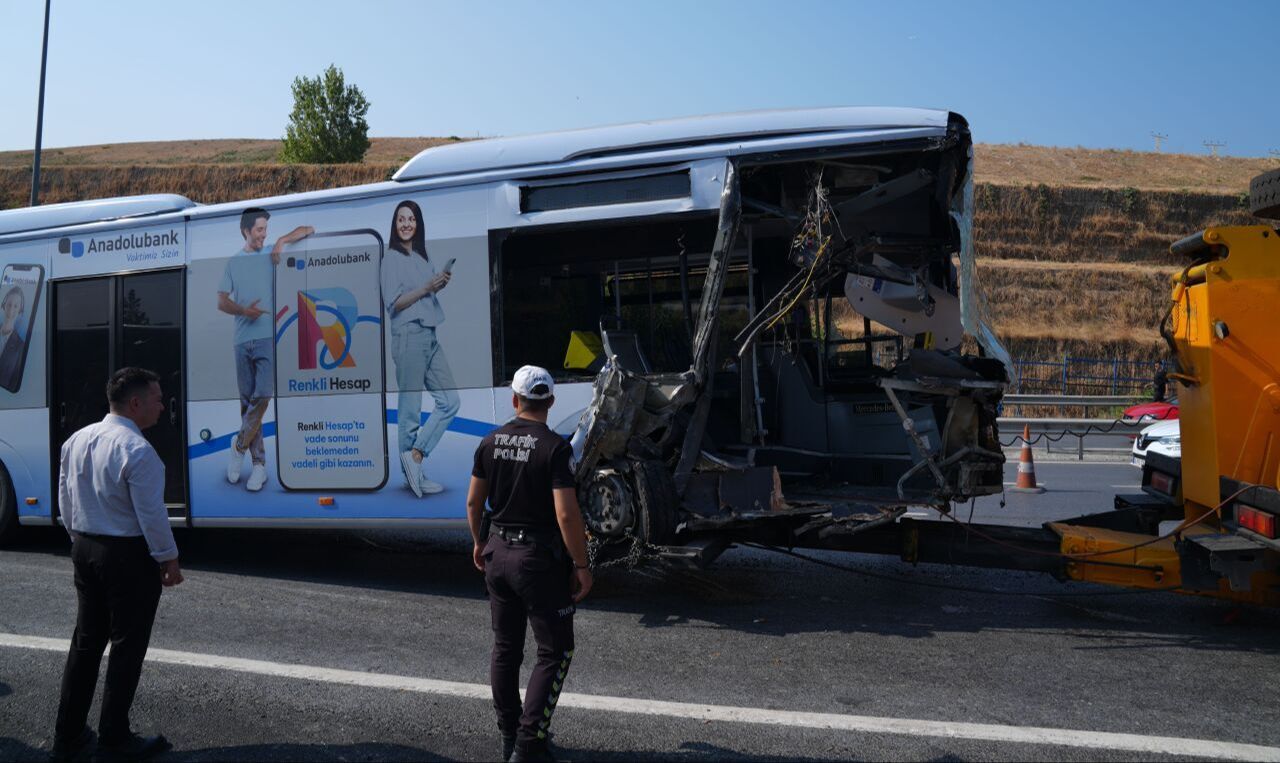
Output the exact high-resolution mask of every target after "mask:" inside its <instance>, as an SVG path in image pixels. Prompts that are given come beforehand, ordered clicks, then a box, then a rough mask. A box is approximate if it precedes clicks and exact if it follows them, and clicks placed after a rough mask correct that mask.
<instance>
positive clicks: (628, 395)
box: [574, 118, 1007, 543]
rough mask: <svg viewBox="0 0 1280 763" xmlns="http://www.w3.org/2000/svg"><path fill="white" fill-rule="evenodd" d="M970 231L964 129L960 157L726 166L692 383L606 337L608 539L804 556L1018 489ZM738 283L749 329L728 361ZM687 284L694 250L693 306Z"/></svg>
mask: <svg viewBox="0 0 1280 763" xmlns="http://www.w3.org/2000/svg"><path fill="white" fill-rule="evenodd" d="M971 228H972V158H971V150H970V141H969V136H968V131H967V128H966V127H965V126H964V123H963V121H962V120H959V119H958V118H957V119H955V120H954V121H953V124H952V127H951V129H950V130H949V132H948V136H947V138H946V139H945V140H930V141H914V142H910V143H903V144H894V143H888V144H885V145H880V146H872V147H868V146H858V147H856V148H851V149H849V150H848V151H847V152H846V153H844V154H831V153H824V154H819V155H806V156H793V157H780V156H768V157H741V158H730V159H728V160H726V163H725V173H724V185H723V192H722V195H721V203H720V209H719V216H718V222H717V226H716V232H715V238H714V244H713V246H711V247H710V251H709V252H708V253H707V257H706V260H705V268H704V269H703V270H702V273H701V281H700V282H699V283H698V284H696V286H697V291H698V294H699V297H698V306H697V313H696V321H695V322H694V324H693V327H692V332H691V334H692V336H691V341H690V355H689V357H690V359H691V362H690V365H689V367H688V369H687V370H686V371H683V372H681V373H665V374H664V373H650V372H647V364H646V363H643V362H642V361H639V360H637V359H636V358H638V357H639V354H638V353H633V352H630V350H629V347H630V342H631V341H632V340H631V339H630V335H629V334H628V333H627V332H625V331H619V332H616V335H615V336H613V337H611V336H610V332H609V331H608V330H603V329H602V335H603V339H604V341H603V344H604V347H605V349H606V355H607V356H608V360H607V362H606V364H605V366H604V368H603V369H602V370H601V371H600V372H599V374H598V376H597V377H596V381H595V386H594V395H593V400H592V403H591V405H590V407H589V408H588V409H587V412H586V414H584V416H583V417H582V419H581V420H580V422H579V426H578V430H577V433H576V434H575V436H574V441H575V448H576V450H577V452H578V453H580V458H579V461H578V463H577V471H578V477H579V479H580V484H581V485H582V486H583V488H582V494H583V498H584V501H583V506H584V512H585V513H586V515H587V518H588V523H589V525H590V527H591V530H592V532H593V533H595V534H596V535H598V536H600V537H603V538H622V537H625V536H628V535H630V536H633V537H635V538H638V539H640V540H642V541H644V542H646V543H663V542H666V541H668V540H670V539H671V538H672V536H673V535H674V534H675V533H676V532H677V530H679V532H680V533H681V535H682V537H684V538H686V539H687V538H693V537H696V536H697V535H698V533H700V532H709V531H715V530H723V529H725V528H735V527H736V528H741V527H746V526H753V525H754V526H755V527H756V528H757V529H758V528H760V527H768V528H770V529H769V530H768V532H782V533H783V534H784V535H786V536H787V537H784V538H781V540H783V541H794V540H796V539H798V538H800V537H801V536H803V537H806V538H816V537H831V536H832V534H837V535H839V534H848V533H853V532H858V531H859V529H860V528H866V527H872V526H875V525H877V524H882V523H883V522H886V521H892V520H893V519H895V518H897V517H899V516H901V514H902V513H903V512H904V511H905V510H906V507H907V506H909V505H919V504H929V505H934V506H937V507H939V508H946V507H948V506H949V504H950V502H951V501H953V500H961V499H967V498H969V497H973V496H977V495H984V494H990V493H995V492H999V491H1000V490H1001V487H1002V483H1001V480H1002V465H1003V462H1004V456H1003V454H1002V453H1001V452H1000V448H999V440H998V437H997V433H996V424H995V420H996V411H997V407H998V405H999V401H1000V397H1001V395H1002V393H1003V390H1004V387H1005V385H1006V383H1007V375H1006V363H1005V361H1006V360H1007V356H1006V355H1005V354H1004V351H1003V349H1002V348H1001V347H1000V346H999V344H998V343H997V342H996V341H995V339H994V335H993V334H992V333H991V332H990V329H989V328H988V327H987V326H986V324H985V323H984V322H983V321H982V317H981V316H982V305H981V304H980V303H979V302H977V291H976V289H975V288H974V284H973V276H974V270H973V256H974V255H973V247H972V241H971ZM783 240H785V241H786V246H785V249H784V248H783V247H780V246H777V245H776V243H775V242H779V241H783ZM682 243H683V242H682ZM766 245H768V248H771V249H772V250H773V251H777V252H778V253H779V254H778V255H775V257H777V259H771V260H764V259H762V258H760V257H759V255H757V254H756V251H757V249H760V250H763V249H765V248H766ZM744 251H745V255H744V254H743V253H744ZM744 257H745V263H744V262H743V260H744ZM743 264H745V268H744V267H743ZM734 267H737V268H738V271H739V272H743V273H745V279H746V283H747V286H746V289H747V290H748V291H747V294H748V304H749V305H750V314H749V316H747V317H746V319H745V320H743V321H741V322H740V323H739V324H738V325H735V326H734V328H735V329H736V331H734V332H733V333H732V335H731V338H732V343H731V344H730V343H729V342H728V341H722V340H721V336H720V335H721V332H722V331H723V330H724V329H725V324H724V321H723V320H722V307H723V305H722V299H723V297H724V294H725V283H726V279H727V277H728V274H729V272H730V270H731V269H732V268H734ZM686 282H687V268H686V264H685V261H684V259H683V249H682V260H681V295H682V301H683V303H684V304H685V305H686V306H687V305H688V304H689V300H690V291H691V289H690V287H689V286H688V285H687V283H686ZM757 305H758V308H757ZM686 310H687V307H686ZM619 322H621V321H619ZM966 335H968V336H969V337H971V338H972V342H973V346H974V347H975V348H976V349H977V350H978V352H977V353H976V354H974V353H969V352H966V351H965V344H964V338H965V336H966ZM729 338H730V335H729V334H727V333H726V336H725V337H724V339H725V340H728V339H729ZM852 507H856V508H852ZM779 528H781V529H780V530H779ZM824 533H825V535H824Z"/></svg>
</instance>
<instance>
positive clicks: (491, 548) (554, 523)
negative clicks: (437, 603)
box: [467, 366, 592, 761]
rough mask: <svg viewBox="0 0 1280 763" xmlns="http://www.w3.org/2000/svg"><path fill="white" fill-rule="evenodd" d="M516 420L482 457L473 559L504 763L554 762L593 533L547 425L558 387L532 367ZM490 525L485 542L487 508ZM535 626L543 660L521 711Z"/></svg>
mask: <svg viewBox="0 0 1280 763" xmlns="http://www.w3.org/2000/svg"><path fill="white" fill-rule="evenodd" d="M511 391H512V398H511V404H512V406H513V407H514V408H515V409H516V417H515V418H514V419H512V420H511V421H510V422H508V423H507V424H505V425H503V426H501V427H499V428H498V429H496V430H494V431H493V432H490V433H489V434H488V435H486V436H485V438H484V439H483V440H481V442H480V447H479V448H477V449H476V455H475V465H474V467H473V469H472V472H471V487H470V489H469V490H468V493H467V521H468V523H469V524H470V526H471V537H472V539H473V540H474V541H475V547H474V550H473V552H472V559H473V561H474V563H475V566H476V569H478V570H480V571H481V572H483V573H484V580H485V586H486V587H487V588H488V590H489V609H490V613H491V616H492V620H493V652H492V655H491V658H490V663H489V682H490V684H491V686H492V689H493V706H494V710H496V711H497V714H498V728H499V731H500V732H501V734H502V759H503V760H512V761H526V760H552V757H551V752H550V750H549V749H548V748H547V735H548V733H549V730H550V726H551V714H552V713H553V712H554V711H555V707H556V701H557V700H558V699H559V697H560V690H561V688H562V687H563V686H564V679H565V675H566V673H568V671H569V663H570V662H571V661H572V660H573V649H574V642H573V613H574V607H575V605H576V604H577V603H578V602H580V601H582V599H583V598H584V597H585V596H586V595H587V593H588V592H589V591H590V590H591V583H592V578H591V568H590V565H589V564H588V559H587V542H586V530H585V529H584V527H583V524H582V514H581V513H580V512H579V510H578V493H577V489H576V488H575V486H574V477H573V469H572V468H570V465H569V464H570V459H571V458H572V456H573V450H572V448H571V447H570V446H569V443H568V442H567V441H566V440H565V439H564V438H563V437H561V436H560V435H558V434H556V433H555V432H554V431H553V430H552V429H551V428H550V427H548V426H547V411H549V410H550V408H551V405H552V404H553V403H554V402H555V396H554V394H553V393H554V391H555V382H554V381H552V379H551V374H550V373H548V372H547V370H546V369H544V368H539V367H537V366H524V367H522V368H521V369H520V370H519V371H516V375H515V379H514V381H512V383H511ZM486 500H487V501H488V503H489V508H490V514H491V517H492V527H491V530H490V533H489V537H488V538H485V537H482V535H481V532H482V526H483V517H484V511H485V508H484V506H485V501H486ZM527 625H531V626H532V627H533V636H534V638H535V639H536V640H537V642H538V661H537V664H535V665H534V667H533V672H532V674H531V675H530V676H529V686H528V688H527V689H526V690H525V701H524V705H523V707H522V706H521V703H520V688H519V684H520V663H521V662H522V661H523V659H524V638H525V629H526V626H527Z"/></svg>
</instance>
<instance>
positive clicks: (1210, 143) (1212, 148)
mask: <svg viewBox="0 0 1280 763" xmlns="http://www.w3.org/2000/svg"><path fill="white" fill-rule="evenodd" d="M1204 147H1205V148H1207V149H1209V153H1211V154H1213V158H1214V159H1217V158H1219V157H1218V149H1220V148H1226V147H1227V143H1226V141H1221V140H1206V141H1205V142H1204Z"/></svg>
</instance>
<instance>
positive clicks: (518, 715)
mask: <svg viewBox="0 0 1280 763" xmlns="http://www.w3.org/2000/svg"><path fill="white" fill-rule="evenodd" d="M484 558H485V567H484V579H485V585H486V586H487V587H488V589H489V609H490V612H491V613H492V615H493V654H492V657H491V659H490V662H489V683H490V685H491V686H492V688H493V708H494V710H495V711H497V714H498V726H499V728H501V729H502V732H503V733H504V734H511V733H515V734H516V738H517V739H518V740H522V741H525V742H528V741H532V740H534V739H545V738H546V736H547V730H548V729H549V728H550V726H551V714H552V713H553V712H555V708H556V700H558V699H559V698H560V690H561V688H562V687H563V686H564V678H565V675H566V674H567V673H568V671H569V663H570V662H571V661H572V660H573V612H574V606H573V597H572V595H571V594H570V590H569V581H570V575H571V573H572V567H571V566H570V564H569V562H568V556H567V555H566V554H565V552H564V550H563V548H562V547H561V546H560V544H558V543H539V542H531V543H517V542H514V541H507V540H503V539H502V538H499V537H498V536H496V535H493V536H490V537H489V542H488V544H487V545H486V546H485V549H484ZM526 623H527V624H528V625H530V626H532V628H533V637H534V640H535V641H537V643H538V658H537V659H538V661H537V664H535V665H534V667H533V673H532V674H531V675H530V676H529V685H528V687H526V689H525V699H524V706H523V708H522V707H521V705H520V663H521V662H523V661H524V636H525V626H526Z"/></svg>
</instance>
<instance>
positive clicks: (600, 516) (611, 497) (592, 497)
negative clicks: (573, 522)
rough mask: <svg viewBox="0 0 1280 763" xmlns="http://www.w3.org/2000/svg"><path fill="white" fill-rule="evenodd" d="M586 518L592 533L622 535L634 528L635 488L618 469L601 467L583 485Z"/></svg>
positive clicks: (583, 509) (610, 536) (583, 511)
mask: <svg viewBox="0 0 1280 763" xmlns="http://www.w3.org/2000/svg"><path fill="white" fill-rule="evenodd" d="M581 493H582V518H583V520H584V521H586V523H587V529H588V530H590V531H591V534H592V535H598V536H600V537H602V538H620V537H622V536H623V535H625V534H626V532H627V530H630V529H631V525H632V521H633V517H634V512H632V510H631V507H632V504H633V500H634V499H633V498H632V492H631V488H630V487H628V485H627V481H626V480H625V479H624V478H623V476H622V474H620V473H619V472H618V470H617V469H612V468H604V469H597V470H596V473H595V474H593V475H592V476H591V479H590V480H589V481H588V482H587V484H586V485H585V486H584V487H583V489H582V491H581Z"/></svg>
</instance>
